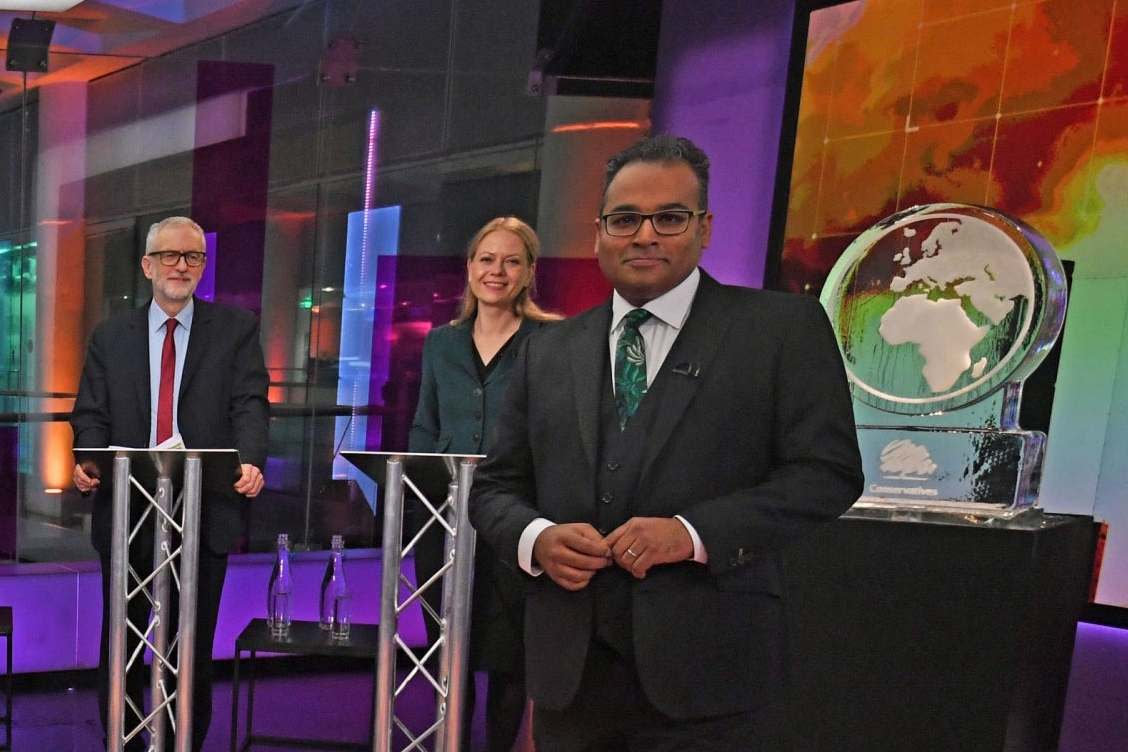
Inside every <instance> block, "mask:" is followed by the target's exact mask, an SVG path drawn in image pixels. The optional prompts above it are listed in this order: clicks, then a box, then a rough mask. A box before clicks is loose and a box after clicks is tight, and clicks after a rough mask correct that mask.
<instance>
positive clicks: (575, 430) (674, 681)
mask: <svg viewBox="0 0 1128 752" xmlns="http://www.w3.org/2000/svg"><path fill="white" fill-rule="evenodd" d="M707 207H708V158H707V157H706V156H705V154H704V153H703V152H701V150H700V149H698V148H697V147H696V146H695V145H693V144H692V143H691V142H689V141H688V140H686V139H682V138H673V137H669V136H663V137H657V138H654V139H649V140H646V141H643V142H641V143H639V144H637V145H635V146H633V147H631V148H629V149H627V150H626V151H624V152H622V153H621V154H619V155H617V156H615V157H614V158H612V159H611V161H610V162H609V163H608V169H607V184H606V188H605V191H604V201H603V212H602V215H601V216H600V218H599V219H598V220H597V222H598V227H597V230H596V239H595V250H596V255H597V257H598V260H599V264H600V268H601V269H602V271H603V273H604V275H605V276H606V277H607V278H608V279H609V280H610V282H611V283H612V285H613V287H614V288H615V293H614V295H613V297H612V299H611V300H610V301H608V302H607V303H605V304H604V305H601V306H599V307H597V308H595V309H592V310H590V311H588V312H586V313H584V314H581V315H579V316H577V317H576V318H574V319H571V320H568V321H566V322H564V323H562V324H560V325H558V326H556V327H553V328H550V329H548V330H545V331H543V332H541V333H538V334H536V335H534V336H533V337H531V338H530V339H529V340H528V342H527V345H526V346H525V347H524V349H523V350H522V351H521V353H520V354H519V355H518V359H517V363H516V365H515V367H514V372H513V375H512V377H511V381H510V391H509V393H508V395H507V400H506V402H505V404H504V406H503V408H502V412H501V415H500V416H499V418H498V428H497V434H496V437H495V441H494V443H493V444H492V446H491V447H490V450H489V452H488V455H489V458H488V459H487V460H486V461H485V462H483V464H482V465H481V467H480V468H479V469H478V471H477V473H476V475H475V481H474V488H473V491H472V498H471V504H470V517H471V521H472V522H473V524H474V526H475V528H477V530H478V532H479V534H481V535H482V536H483V537H484V538H485V540H486V541H488V542H489V544H490V545H491V546H492V547H493V549H494V550H495V551H497V552H498V554H499V555H500V556H502V557H507V558H508V560H509V561H511V562H513V563H514V564H516V565H517V566H520V567H521V568H522V569H524V570H525V571H526V572H528V573H529V574H530V575H532V578H530V580H529V582H530V592H529V596H528V600H527V608H526V613H525V648H526V653H527V663H526V665H527V674H528V676H527V682H528V688H529V694H530V696H531V697H532V699H533V701H534V704H535V707H536V713H535V717H534V725H533V727H534V733H535V736H536V739H537V750H538V752H557V751H558V750H604V749H607V750H611V749H615V750H621V749H627V750H647V751H648V752H650V751H653V750H679V752H684V751H686V750H750V749H760V748H762V741H758V740H757V735H758V734H759V733H760V731H761V729H760V723H759V717H760V714H761V713H762V712H763V709H764V708H765V707H768V706H770V705H771V704H772V703H773V702H774V701H777V700H778V699H779V698H780V695H781V692H782V689H781V684H782V675H783V671H784V665H783V664H784V661H783V648H784V609H783V604H782V598H783V595H784V593H783V588H782V575H781V569H780V559H779V553H780V551H781V549H782V548H783V547H784V546H786V545H787V544H788V543H790V542H791V541H793V540H795V539H796V538H798V537H799V536H802V535H805V534H807V533H809V532H810V531H811V530H812V529H813V528H814V527H815V526H816V525H818V524H820V523H822V522H825V521H827V520H830V519H832V518H834V517H836V516H837V515H839V514H840V513H841V512H843V511H844V510H845V509H846V508H848V507H849V506H850V504H852V503H853V501H854V500H855V499H856V498H857V496H858V494H859V493H860V491H861V484H862V474H861V468H860V465H861V463H860V459H859V456H858V449H857V441H856V436H855V430H854V422H853V416H852V411H851V405H850V398H849V394H848V390H847V385H846V379H845V373H844V370H843V367H842V361H841V358H840V356H839V352H838V348H837V346H836V343H835V340H834V337H833V335H832V332H831V330H830V327H829V324H828V322H827V320H826V317H825V314H824V313H823V311H822V309H821V307H820V306H819V304H818V301H817V300H814V299H813V298H806V297H800V296H792V295H786V294H781V293H773V292H765V291H759V290H750V289H744V288H738V287H727V286H723V285H720V284H718V283H717V282H715V281H714V280H713V279H712V278H710V277H709V276H708V275H706V274H705V273H704V272H701V271H700V270H699V269H698V266H697V265H698V261H699V259H700V257H701V253H702V251H703V249H704V248H705V247H706V246H707V245H708V242H709V236H710V230H711V226H712V219H713V218H712V215H711V214H710V213H709V211H708V208H707Z"/></svg>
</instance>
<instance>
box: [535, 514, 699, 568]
mask: <svg viewBox="0 0 1128 752" xmlns="http://www.w3.org/2000/svg"><path fill="white" fill-rule="evenodd" d="M554 524H556V523H554V522H552V521H551V520H546V519H545V518H544V517H537V518H536V519H535V520H533V521H532V522H530V523H529V524H528V525H527V526H526V527H525V530H524V532H522V533H521V539H520V540H519V541H517V566H519V567H521V569H522V570H523V571H525V572H528V573H529V574H531V575H532V576H533V577H539V576H540V575H541V574H543V573H544V570H543V569H541V568H540V567H538V566H537V565H536V563H535V562H534V561H533V544H535V543H536V542H537V537H538V536H539V535H540V534H541V533H543V532H544V531H545V529H546V528H550V527H552V526H553V525H554ZM691 535H692V533H691ZM694 550H696V549H694Z"/></svg>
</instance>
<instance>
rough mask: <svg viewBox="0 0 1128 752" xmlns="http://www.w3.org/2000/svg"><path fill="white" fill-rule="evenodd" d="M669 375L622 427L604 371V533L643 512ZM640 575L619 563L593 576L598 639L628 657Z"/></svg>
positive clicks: (599, 509) (600, 502)
mask: <svg viewBox="0 0 1128 752" xmlns="http://www.w3.org/2000/svg"><path fill="white" fill-rule="evenodd" d="M663 384H665V379H664V378H663V376H662V373H661V372H660V373H659V375H658V376H657V377H656V378H655V379H654V383H653V384H651V386H650V388H649V389H648V390H647V392H646V396H645V397H643V399H642V402H641V403H640V404H639V407H638V411H637V412H636V413H635V414H634V415H633V416H632V417H631V419H630V421H628V422H627V427H626V429H625V430H622V431H620V430H619V414H618V412H617V411H616V409H615V394H614V391H613V388H612V383H611V371H610V366H608V367H607V368H605V369H604V373H603V389H602V390H601V391H602V395H603V397H602V399H601V400H600V405H599V415H600V441H599V461H598V463H597V464H596V482H595V520H594V521H593V524H594V525H595V527H596V528H597V529H598V530H599V531H600V532H601V533H603V534H604V535H607V534H608V533H610V532H611V531H612V530H614V529H615V528H617V527H619V525H621V524H623V523H624V522H626V521H627V520H628V519H630V518H631V517H633V516H635V515H636V514H638V506H639V504H638V501H639V500H638V499H636V498H635V494H636V492H637V490H638V481H639V473H640V472H641V470H642V460H643V454H644V450H645V448H646V441H647V438H648V435H649V433H650V428H651V426H652V424H653V423H654V417H655V415H656V414H657V411H658V410H659V409H660V405H661V396H662V395H661V393H662V388H663ZM633 582H634V577H633V576H631V575H630V574H629V573H628V572H627V571H625V570H623V569H622V568H620V567H618V566H611V567H608V568H607V569H604V570H602V571H600V572H599V573H598V574H597V575H596V576H595V578H594V579H593V580H592V587H593V588H594V596H595V614H594V619H593V622H594V625H595V639H597V640H599V641H600V642H602V643H604V644H605V645H607V646H608V647H610V648H612V649H613V650H614V651H615V652H617V653H618V654H619V655H620V656H622V657H623V658H626V659H627V660H633V657H634V656H633V650H632V648H631V589H632V587H633Z"/></svg>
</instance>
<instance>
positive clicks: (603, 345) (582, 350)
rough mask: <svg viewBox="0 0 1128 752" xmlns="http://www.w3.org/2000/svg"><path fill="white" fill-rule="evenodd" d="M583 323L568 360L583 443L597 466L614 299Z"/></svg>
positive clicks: (573, 342)
mask: <svg viewBox="0 0 1128 752" xmlns="http://www.w3.org/2000/svg"><path fill="white" fill-rule="evenodd" d="M583 324H584V326H583V328H582V329H581V330H580V331H579V332H578V333H577V334H576V336H574V337H572V338H571V339H569V340H568V347H569V350H570V354H571V357H570V358H569V359H568V360H569V362H570V364H571V368H572V387H573V392H574V394H575V397H576V416H577V419H578V420H579V424H580V442H581V443H582V444H583V447H584V454H585V455H586V456H587V459H588V463H589V465H590V466H591V467H592V468H594V467H595V463H596V454H597V452H598V450H599V400H600V393H599V390H600V389H602V388H603V367H604V365H605V364H606V362H607V359H608V357H609V355H608V345H607V337H608V333H609V332H610V330H611V301H610V300H608V301H607V303H606V304H604V305H602V306H600V307H599V308H596V309H595V310H594V311H592V312H591V313H590V314H588V315H586V316H584V317H583Z"/></svg>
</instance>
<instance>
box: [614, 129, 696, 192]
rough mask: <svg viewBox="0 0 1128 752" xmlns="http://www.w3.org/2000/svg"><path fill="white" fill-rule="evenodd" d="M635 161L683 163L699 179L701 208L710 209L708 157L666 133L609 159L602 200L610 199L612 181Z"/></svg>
mask: <svg viewBox="0 0 1128 752" xmlns="http://www.w3.org/2000/svg"><path fill="white" fill-rule="evenodd" d="M632 162H667V163H668V162H684V163H685V164H686V165H688V166H689V168H690V169H691V170H693V174H694V175H696V176H697V186H698V188H697V200H698V201H699V202H700V203H701V206H699V207H697V208H698V209H708V208H709V157H708V155H706V154H705V152H703V151H702V150H701V147H699V146H698V145H697V144H695V143H693V142H692V141H690V140H689V139H688V138H685V137H683V136H672V135H669V134H663V135H660V136H651V137H650V138H644V139H643V140H641V141H639V142H638V143H636V144H633V145H631V146H628V147H627V148H626V149H623V150H622V151H621V152H619V153H618V154H616V155H615V156H613V157H611V159H609V160H607V174H606V179H605V180H604V183H603V199H604V200H606V199H607V188H608V186H610V185H611V181H612V180H614V179H615V176H616V175H618V174H619V170H621V169H623V168H624V167H626V166H627V165H629V164H631V163H632Z"/></svg>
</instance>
